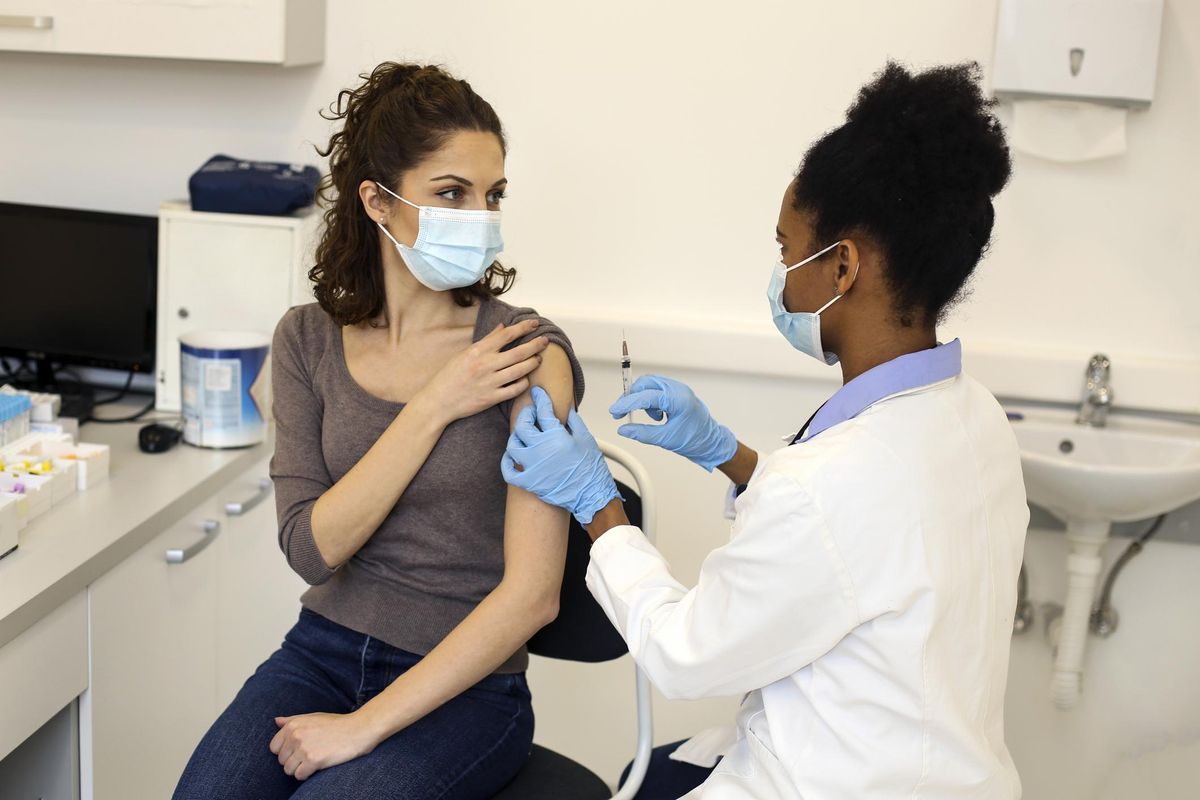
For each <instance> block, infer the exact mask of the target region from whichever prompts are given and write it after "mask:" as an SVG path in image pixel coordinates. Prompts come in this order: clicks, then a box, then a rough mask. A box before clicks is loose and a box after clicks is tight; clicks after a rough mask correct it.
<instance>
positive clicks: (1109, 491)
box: [1005, 406, 1200, 522]
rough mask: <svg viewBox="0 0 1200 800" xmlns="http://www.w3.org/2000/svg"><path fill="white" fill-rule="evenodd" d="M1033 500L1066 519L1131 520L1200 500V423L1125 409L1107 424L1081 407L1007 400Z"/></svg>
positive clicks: (1110, 418) (1026, 484) (1030, 497)
mask: <svg viewBox="0 0 1200 800" xmlns="http://www.w3.org/2000/svg"><path fill="white" fill-rule="evenodd" d="M1005 410H1006V411H1008V412H1009V414H1010V417H1011V416H1012V415H1014V414H1020V415H1022V416H1023V417H1024V418H1023V419H1013V421H1012V426H1013V430H1014V431H1015V432H1016V434H1017V443H1018V445H1019V446H1020V448H1021V467H1022V468H1023V469H1024V472H1025V490H1026V493H1027V494H1028V496H1029V500H1030V502H1032V503H1036V504H1038V505H1039V506H1042V507H1043V508H1045V509H1047V510H1048V511H1051V512H1053V513H1054V514H1056V515H1058V516H1059V517H1061V518H1062V519H1064V520H1087V521H1095V522H1131V521H1133V520H1139V519H1147V518H1148V517H1153V516H1157V515H1158V514H1164V513H1166V512H1168V511H1173V510H1175V509H1177V508H1179V507H1180V506H1183V505H1186V504H1188V503H1190V502H1192V501H1193V500H1196V499H1200V425H1189V424H1187V423H1183V422H1171V421H1166V420H1156V419H1148V418H1144V417H1137V416H1130V415H1127V414H1121V413H1120V412H1116V413H1112V414H1110V415H1109V417H1108V424H1107V426H1106V427H1104V428H1089V427H1086V426H1083V425H1076V424H1075V412H1074V411H1066V410H1057V409H1043V408H1036V407H1026V406H1006V407H1005Z"/></svg>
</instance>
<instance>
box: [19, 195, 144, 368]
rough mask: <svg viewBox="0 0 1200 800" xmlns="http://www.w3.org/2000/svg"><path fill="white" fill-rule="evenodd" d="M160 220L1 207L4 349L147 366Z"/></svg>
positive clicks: (66, 360) (64, 360) (67, 360)
mask: <svg viewBox="0 0 1200 800" xmlns="http://www.w3.org/2000/svg"><path fill="white" fill-rule="evenodd" d="M157 269H158V220H157V218H155V217H143V216H134V215H130V214H110V213H104V212H98V211H78V210H72V209H63V208H47V207H43V206H28V205H18V204H15V203H0V354H4V355H15V356H19V357H29V358H35V359H39V360H44V361H50V362H55V363H60V364H80V365H87V366H97V367H108V368H113V369H122V370H133V371H136V372H149V371H150V370H151V369H153V367H154V332H155V301H156V294H155V286H156V280H157Z"/></svg>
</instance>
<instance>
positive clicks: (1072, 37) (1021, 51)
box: [992, 0, 1163, 162]
mask: <svg viewBox="0 0 1200 800" xmlns="http://www.w3.org/2000/svg"><path fill="white" fill-rule="evenodd" d="M1162 12H1163V0H1000V5H999V11H998V17H997V20H996V53H995V61H994V63H993V66H992V91H993V92H994V93H995V95H996V97H998V98H1000V99H1001V100H1008V101H1012V105H1013V115H1012V122H1011V124H1010V125H1009V126H1008V130H1009V141H1010V143H1011V144H1012V146H1013V149H1014V150H1017V151H1019V152H1023V153H1027V154H1029V155H1034V156H1037V157H1039V158H1043V159H1047V160H1050V161H1059V162H1072V161H1089V160H1092V159H1098V158H1109V157H1112V156H1117V155H1120V154H1122V153H1124V152H1125V150H1126V141H1125V128H1126V122H1127V113H1128V111H1129V110H1130V109H1145V108H1148V107H1149V105H1150V101H1151V100H1153V99H1154V83H1155V78H1156V77H1157V75H1156V73H1157V72H1158V47H1159V40H1160V38H1161V33H1162Z"/></svg>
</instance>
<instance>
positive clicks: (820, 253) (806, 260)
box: [783, 239, 842, 275]
mask: <svg viewBox="0 0 1200 800" xmlns="http://www.w3.org/2000/svg"><path fill="white" fill-rule="evenodd" d="M841 243H842V240H841V239H838V240H837V241H836V242H834V243H833V244H831V245H829V247H826V248H825V249H824V250H821V251H819V252H816V253H813V254H812V255H811V256H809V257H808V258H806V259H804V260H803V261H801V262H800V263H799V264H792V265H791V266H790V267H786V268H785V269H784V270H783V274H784V275H786V274H787V273H789V272H791V271H792V270H794V269H799V268H800V267H803V266H804V265H805V264H808V263H810V262H812V261H816V260H817V259H818V258H820V257H821V256H823V255H825V254H826V253H828V252H829V251H830V250H832V249H833V248H835V247H837V246H838V245H839V244H841Z"/></svg>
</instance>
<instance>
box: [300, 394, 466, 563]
mask: <svg viewBox="0 0 1200 800" xmlns="http://www.w3.org/2000/svg"><path fill="white" fill-rule="evenodd" d="M445 426H446V422H445V421H444V420H443V419H442V418H441V417H440V416H439V415H437V414H436V413H434V411H433V410H430V409H427V408H426V407H425V406H424V405H422V404H420V403H418V402H416V401H414V402H413V403H410V404H408V405H406V406H405V407H404V409H403V410H402V411H401V412H400V413H399V414H397V415H396V418H395V419H394V420H392V424H391V425H389V426H388V427H387V429H386V430H385V431H384V432H383V434H382V435H381V436H380V437H379V439H378V440H376V442H375V444H373V445H372V446H371V449H370V450H368V451H367V452H366V454H365V455H363V457H362V458H361V459H359V462H358V463H357V464H355V465H354V467H353V468H351V470H350V471H349V472H347V473H346V474H345V475H344V476H342V479H341V480H339V481H338V482H337V483H335V484H334V485H333V486H332V487H330V488H329V490H328V491H326V492H325V493H324V494H323V495H321V497H320V498H318V500H317V502H316V504H315V505H314V506H313V510H312V534H313V541H315V542H316V545H317V549H318V550H319V551H320V552H321V557H322V558H323V559H324V560H325V563H326V564H328V565H329V566H330V567H336V566H338V565H339V564H341V563H343V562H344V561H346V560H347V559H349V558H350V557H351V556H352V555H354V554H355V553H356V552H358V550H359V548H360V547H362V546H363V544H364V543H365V542H366V541H367V539H369V538H371V534H373V533H374V532H375V530H376V529H377V528H378V527H379V525H380V523H381V522H383V520H384V518H385V517H386V516H387V515H388V513H389V512H390V511H391V510H392V507H393V506H395V505H396V501H397V500H399V499H400V495H402V494H403V493H404V490H405V489H407V488H408V484H409V482H410V481H412V479H413V477H414V476H415V475H416V474H417V471H418V470H420V469H421V466H422V465H423V464H424V463H425V459H426V458H428V457H429V453H430V452H431V451H432V450H433V448H434V445H436V444H437V441H438V439H439V438H440V437H441V435H442V431H443V430H444V429H445ZM314 457H319V454H317V455H316V456H314Z"/></svg>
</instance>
